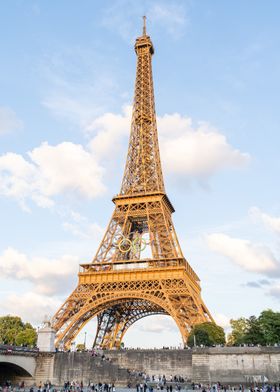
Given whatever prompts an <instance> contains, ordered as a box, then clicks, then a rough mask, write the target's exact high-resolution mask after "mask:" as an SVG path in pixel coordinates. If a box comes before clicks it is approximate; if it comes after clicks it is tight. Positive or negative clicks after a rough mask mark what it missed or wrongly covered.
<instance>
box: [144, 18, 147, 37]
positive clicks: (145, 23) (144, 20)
mask: <svg viewBox="0 0 280 392" xmlns="http://www.w3.org/2000/svg"><path fill="white" fill-rule="evenodd" d="M146 19H147V17H146V16H145V15H144V16H143V35H144V36H145V35H147V33H146Z"/></svg>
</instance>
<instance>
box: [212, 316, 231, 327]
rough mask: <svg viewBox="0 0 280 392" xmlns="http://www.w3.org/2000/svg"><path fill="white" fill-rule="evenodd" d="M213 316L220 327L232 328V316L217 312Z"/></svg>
mask: <svg viewBox="0 0 280 392" xmlns="http://www.w3.org/2000/svg"><path fill="white" fill-rule="evenodd" d="M213 317H214V320H215V321H216V323H217V325H219V326H220V327H222V328H224V329H228V328H230V317H228V316H226V315H225V314H222V313H216V314H214V315H213Z"/></svg>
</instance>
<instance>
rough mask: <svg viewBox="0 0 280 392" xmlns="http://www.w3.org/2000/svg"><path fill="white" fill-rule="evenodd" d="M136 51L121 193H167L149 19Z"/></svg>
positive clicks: (137, 40)
mask: <svg viewBox="0 0 280 392" xmlns="http://www.w3.org/2000/svg"><path fill="white" fill-rule="evenodd" d="M135 52H136V55H137V67H136V81H135V91H134V102H133V113H132V120H131V131H130V141H129V147H128V155H127V161H126V167H125V171H124V176H123V181H122V186H121V192H120V194H121V195H132V194H133V195H135V194H143V193H145V192H146V193H147V192H162V193H164V192H165V190H164V182H163V176H162V169H161V162H160V154H159V145H158V135H157V124H156V113H155V100H154V87H153V75H152V55H153V53H154V47H153V43H152V41H151V39H150V37H149V36H148V35H146V16H143V35H142V36H141V37H139V38H137V39H136V42H135Z"/></svg>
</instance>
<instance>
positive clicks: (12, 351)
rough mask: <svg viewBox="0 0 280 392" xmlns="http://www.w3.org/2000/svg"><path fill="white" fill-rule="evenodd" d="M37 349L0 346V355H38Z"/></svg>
mask: <svg viewBox="0 0 280 392" xmlns="http://www.w3.org/2000/svg"><path fill="white" fill-rule="evenodd" d="M38 352H39V349H38V347H24V346H14V345H11V344H0V353H2V354H3V353H4V354H17V353H38Z"/></svg>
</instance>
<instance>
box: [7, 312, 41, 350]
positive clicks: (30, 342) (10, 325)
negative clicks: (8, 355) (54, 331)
mask: <svg viewBox="0 0 280 392" xmlns="http://www.w3.org/2000/svg"><path fill="white" fill-rule="evenodd" d="M36 340H37V333H36V330H35V328H33V327H32V325H31V324H30V323H24V322H23V321H22V320H21V318H20V317H18V316H9V315H8V316H3V317H0V342H1V343H4V344H12V345H18V346H21V345H24V346H34V345H35V344H36Z"/></svg>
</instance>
